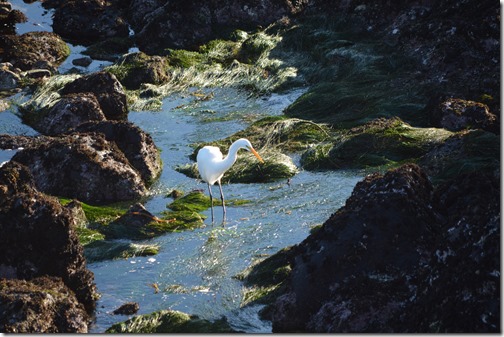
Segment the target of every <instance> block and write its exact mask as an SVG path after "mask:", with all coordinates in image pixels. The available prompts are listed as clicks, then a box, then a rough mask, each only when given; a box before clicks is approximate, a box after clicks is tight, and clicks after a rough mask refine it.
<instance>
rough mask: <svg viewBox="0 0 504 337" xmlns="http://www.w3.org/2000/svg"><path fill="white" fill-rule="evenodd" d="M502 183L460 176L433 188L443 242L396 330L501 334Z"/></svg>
mask: <svg viewBox="0 0 504 337" xmlns="http://www.w3.org/2000/svg"><path fill="white" fill-rule="evenodd" d="M499 185H500V181H499V176H497V175H494V174H487V173H483V174H482V173H479V172H478V173H471V174H464V175H460V176H459V177H457V178H456V179H454V180H453V181H450V182H448V183H445V184H443V185H441V186H440V187H439V188H437V189H436V191H435V192H434V196H433V200H434V205H435V206H436V210H437V211H438V212H439V213H440V214H442V216H443V217H445V218H446V222H445V224H444V228H443V232H442V238H443V240H442V241H441V242H440V244H439V245H438V246H437V247H436V249H435V250H434V251H433V252H432V254H431V255H430V259H429V260H428V261H427V262H426V263H425V264H423V265H420V266H419V267H418V270H417V273H416V275H415V276H414V279H413V280H412V283H413V284H414V285H415V287H414V288H413V289H414V291H413V294H412V297H411V298H410V300H409V301H408V302H407V305H406V306H404V307H403V308H402V310H403V311H402V312H401V314H400V315H399V316H398V318H397V321H398V322H397V323H396V324H397V326H398V328H397V329H396V331H401V332H406V333H408V332H443V333H444V332H449V333H450V332H453V333H489V332H490V333H496V332H498V331H500V329H501V328H500V326H501V325H500V324H501V320H500V317H501V315H500V304H501V301H500V286H501V278H500V265H501V264H500V256H501V251H500V247H501V246H500V242H501V238H500V220H501V219H500V188H499Z"/></svg>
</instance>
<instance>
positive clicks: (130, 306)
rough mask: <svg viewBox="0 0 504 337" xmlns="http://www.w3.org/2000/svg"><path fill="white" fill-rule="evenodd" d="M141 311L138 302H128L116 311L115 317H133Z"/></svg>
mask: <svg viewBox="0 0 504 337" xmlns="http://www.w3.org/2000/svg"><path fill="white" fill-rule="evenodd" d="M139 309H140V305H138V303H136V302H128V303H124V304H123V305H121V306H120V307H119V308H117V309H116V310H114V315H133V314H136V313H137V311H138V310H139Z"/></svg>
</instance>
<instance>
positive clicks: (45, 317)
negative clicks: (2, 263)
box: [0, 276, 89, 333]
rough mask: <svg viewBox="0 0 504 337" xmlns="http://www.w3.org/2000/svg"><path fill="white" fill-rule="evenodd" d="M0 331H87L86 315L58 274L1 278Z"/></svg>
mask: <svg viewBox="0 0 504 337" xmlns="http://www.w3.org/2000/svg"><path fill="white" fill-rule="evenodd" d="M0 312H1V313H2V315H0V331H1V332H4V333H75V332H77V333H86V332H88V321H89V316H88V314H87V313H86V311H85V310H84V307H83V305H82V304H80V303H79V302H78V301H77V299H76V298H75V294H74V293H73V292H72V290H70V289H69V288H68V287H67V286H66V285H65V284H64V283H63V282H62V280H61V278H58V277H46V276H42V277H38V278H35V279H32V280H30V281H25V280H6V279H0Z"/></svg>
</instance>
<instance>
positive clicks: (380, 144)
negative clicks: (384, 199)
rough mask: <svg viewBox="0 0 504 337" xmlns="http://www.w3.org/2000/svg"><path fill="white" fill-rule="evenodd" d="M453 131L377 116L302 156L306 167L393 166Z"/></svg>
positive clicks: (415, 157) (417, 155)
mask: <svg viewBox="0 0 504 337" xmlns="http://www.w3.org/2000/svg"><path fill="white" fill-rule="evenodd" d="M452 134H453V133H452V132H450V131H447V130H444V129H438V128H415V127H412V126H410V125H409V124H407V123H405V122H403V121H402V120H401V119H399V118H390V119H384V118H381V119H376V120H373V121H371V122H369V123H367V124H364V125H362V126H359V127H355V128H353V129H350V130H349V131H348V132H346V133H344V134H343V135H342V136H341V137H340V138H339V139H338V140H337V141H336V142H335V143H332V144H329V143H325V144H321V145H318V146H316V147H314V148H312V149H310V150H308V151H306V152H305V153H304V154H303V155H302V157H301V165H302V166H303V168H305V169H309V170H315V169H339V168H351V169H354V168H358V169H360V168H367V167H378V166H387V167H393V166H397V165H400V164H402V163H404V162H411V161H416V160H418V159H419V158H421V157H422V156H423V155H425V154H426V153H427V152H428V151H429V150H431V149H432V148H434V146H436V145H439V144H442V143H443V142H444V141H445V140H446V139H447V138H448V137H450V136H451V135H452Z"/></svg>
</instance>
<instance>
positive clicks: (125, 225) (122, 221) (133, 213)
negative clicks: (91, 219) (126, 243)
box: [95, 203, 177, 240]
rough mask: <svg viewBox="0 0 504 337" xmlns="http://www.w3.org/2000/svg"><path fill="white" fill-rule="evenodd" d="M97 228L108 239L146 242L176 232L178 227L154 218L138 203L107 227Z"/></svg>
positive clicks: (170, 222) (167, 221)
mask: <svg viewBox="0 0 504 337" xmlns="http://www.w3.org/2000/svg"><path fill="white" fill-rule="evenodd" d="M95 228H96V229H97V230H98V231H100V232H101V233H103V234H105V237H106V238H107V239H130V240H144V239H150V238H153V237H155V236H158V235H161V234H164V233H166V232H170V231H174V230H175V229H176V228H177V225H176V224H174V223H173V222H172V221H170V220H165V219H160V218H158V217H156V216H154V215H153V214H151V213H150V212H149V211H147V210H146V209H145V207H144V206H143V205H142V204H140V203H137V204H134V205H131V207H130V208H129V210H128V211H127V212H126V213H125V214H124V215H122V216H121V217H120V218H118V219H116V220H114V221H112V222H110V223H109V224H108V225H107V226H97V227H95Z"/></svg>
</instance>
